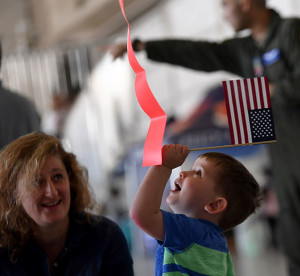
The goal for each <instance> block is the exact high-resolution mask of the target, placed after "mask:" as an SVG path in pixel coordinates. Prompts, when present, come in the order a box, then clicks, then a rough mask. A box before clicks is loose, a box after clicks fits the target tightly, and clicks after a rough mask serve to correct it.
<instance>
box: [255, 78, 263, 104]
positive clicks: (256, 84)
mask: <svg viewBox="0 0 300 276" xmlns="http://www.w3.org/2000/svg"><path fill="white" fill-rule="evenodd" d="M254 85H255V92H256V102H257V108H258V109H261V102H260V95H259V86H258V80H257V78H254Z"/></svg>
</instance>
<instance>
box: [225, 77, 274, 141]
mask: <svg viewBox="0 0 300 276" xmlns="http://www.w3.org/2000/svg"><path fill="white" fill-rule="evenodd" d="M223 88H224V94H225V102H226V109H227V116H228V124H229V130H230V137H231V144H232V145H237V144H253V143H262V142H270V141H275V140H276V137H275V129H274V121H273V115H272V109H271V98H270V92H269V85H268V79H267V78H266V77H260V78H251V79H239V80H230V81H223Z"/></svg>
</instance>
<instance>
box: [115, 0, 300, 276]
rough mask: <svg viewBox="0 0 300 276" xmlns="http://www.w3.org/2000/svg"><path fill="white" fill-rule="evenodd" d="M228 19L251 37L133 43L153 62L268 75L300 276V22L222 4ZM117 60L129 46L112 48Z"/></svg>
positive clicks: (285, 217)
mask: <svg viewBox="0 0 300 276" xmlns="http://www.w3.org/2000/svg"><path fill="white" fill-rule="evenodd" d="M222 6H223V17H224V19H225V20H226V21H227V22H228V23H229V24H230V25H231V26H232V28H233V29H234V30H235V32H237V33H238V32H240V31H243V30H246V29H247V30H249V31H250V34H249V35H244V36H237V37H234V38H232V39H228V40H225V41H222V42H220V43H217V42H209V41H197V40H193V41H192V40H178V39H168V40H158V41H146V42H143V41H141V40H139V39H135V40H134V41H133V48H134V50H135V51H142V50H144V51H146V53H147V56H148V58H149V59H151V60H154V61H158V62H165V63H170V64H174V65H179V66H183V67H187V68H190V69H194V70H200V71H206V72H213V71H218V70H224V71H227V72H230V73H233V74H236V75H239V76H241V77H244V78H252V77H260V76H267V77H268V79H269V85H270V92H271V97H272V107H273V115H274V120H275V129H276V136H277V142H276V143H274V144H272V145H269V146H268V148H269V152H270V159H271V163H272V175H273V177H272V182H273V184H274V187H275V190H276V193H277V197H278V203H279V208H280V210H279V238H280V241H281V247H282V248H283V251H284V253H285V254H286V256H287V263H288V268H289V274H290V275H291V276H298V275H300V250H299V248H300V235H299V233H298V232H299V229H300V169H299V167H300V162H299V156H300V142H299V139H300V123H299V122H300V120H299V118H300V20H299V18H281V16H280V15H279V14H278V13H277V12H276V11H275V10H273V9H269V8H268V7H267V6H266V0H222ZM109 51H110V52H111V54H112V55H113V58H118V57H121V56H122V55H123V54H124V53H125V52H126V44H125V43H124V44H123V43H121V44H116V45H111V47H110V48H109Z"/></svg>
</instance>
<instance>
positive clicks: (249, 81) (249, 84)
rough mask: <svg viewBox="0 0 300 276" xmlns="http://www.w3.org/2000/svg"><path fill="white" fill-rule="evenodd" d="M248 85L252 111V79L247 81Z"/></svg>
mask: <svg viewBox="0 0 300 276" xmlns="http://www.w3.org/2000/svg"><path fill="white" fill-rule="evenodd" d="M247 83H248V92H249V93H248V94H249V101H250V109H251V110H252V109H254V101H253V92H252V86H251V79H247Z"/></svg>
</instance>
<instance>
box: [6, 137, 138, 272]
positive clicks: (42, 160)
mask: <svg viewBox="0 0 300 276" xmlns="http://www.w3.org/2000/svg"><path fill="white" fill-rule="evenodd" d="M95 205H96V204H95V202H94V200H93V198H92V196H91V194H90V192H89V185H88V181H87V171H86V170H85V168H83V167H81V166H80V165H79V163H78V162H77V160H76V157H75V155H74V154H72V153H69V152H66V151H65V150H64V149H63V147H62V145H61V143H60V140H59V139H57V138H55V137H53V136H50V135H46V134H44V133H31V134H28V135H25V136H23V137H21V138H19V139H17V140H15V141H13V142H12V143H11V144H9V145H8V146H7V147H6V148H4V149H3V150H2V151H1V152H0V275H86V276H88V275H133V269H132V259H131V257H130V254H129V250H128V246H127V243H126V240H125V238H124V235H123V233H122V232H121V230H120V228H119V227H118V226H117V225H116V224H115V223H114V222H112V221H111V220H109V219H107V218H105V217H102V216H96V215H93V214H92V210H93V207H95Z"/></svg>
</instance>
